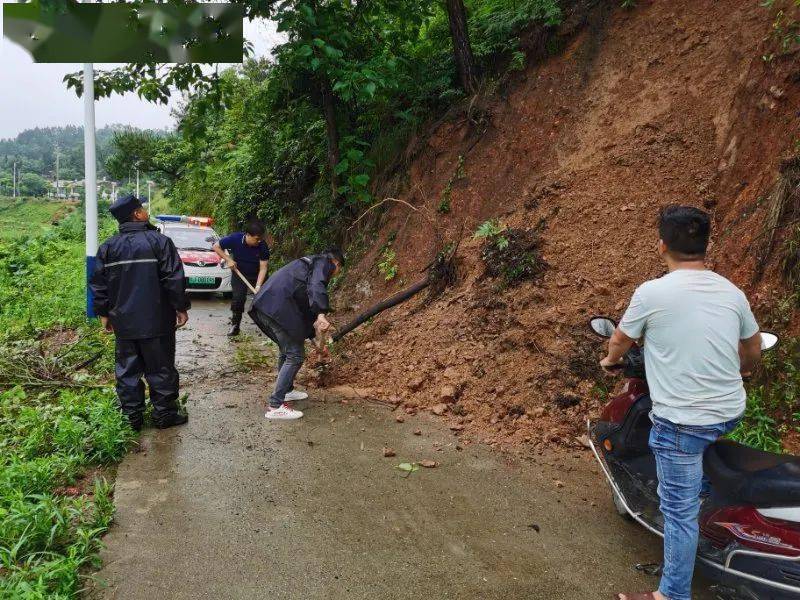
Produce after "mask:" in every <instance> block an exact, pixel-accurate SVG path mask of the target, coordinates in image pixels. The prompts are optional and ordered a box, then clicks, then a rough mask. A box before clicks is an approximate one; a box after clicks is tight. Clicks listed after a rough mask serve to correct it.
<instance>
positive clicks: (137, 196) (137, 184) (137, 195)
mask: <svg viewBox="0 0 800 600" xmlns="http://www.w3.org/2000/svg"><path fill="white" fill-rule="evenodd" d="M136 198H137V199H138V198H139V167H136Z"/></svg>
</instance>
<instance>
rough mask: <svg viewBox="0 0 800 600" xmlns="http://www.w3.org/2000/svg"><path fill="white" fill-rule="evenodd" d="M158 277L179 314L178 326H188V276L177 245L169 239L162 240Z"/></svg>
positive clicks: (189, 303) (189, 305) (189, 306)
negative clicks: (184, 270)
mask: <svg viewBox="0 0 800 600" xmlns="http://www.w3.org/2000/svg"><path fill="white" fill-rule="evenodd" d="M158 275H159V279H160V282H161V288H162V289H163V290H164V291H165V292H167V297H168V298H169V303H170V304H171V305H172V308H174V309H175V311H176V312H177V313H178V326H179V327H181V326H183V325H185V324H186V321H187V320H188V318H189V317H188V315H187V313H186V311H188V310H189V308H191V306H192V304H191V302H189V297H188V296H187V294H186V275H185V274H184V272H183V262H181V257H180V255H179V254H178V250H177V249H176V248H175V244H174V243H173V241H172V240H171V239H169V238H168V237H164V240H162V249H161V256H159V257H158Z"/></svg>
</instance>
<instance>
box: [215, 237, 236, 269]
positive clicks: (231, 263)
mask: <svg viewBox="0 0 800 600" xmlns="http://www.w3.org/2000/svg"><path fill="white" fill-rule="evenodd" d="M211 249H212V250H214V252H216V253H217V256H219V257H220V258H221V259H222V260H224V261H225V262H226V263H228V267H230V269H231V270H234V269H236V261H235V260H233V257H232V256H230V255H229V254H228V253H227V252H225V250H224V249H223V248H222V245H221V244H220V242H215V243H214V245H213V246H211Z"/></svg>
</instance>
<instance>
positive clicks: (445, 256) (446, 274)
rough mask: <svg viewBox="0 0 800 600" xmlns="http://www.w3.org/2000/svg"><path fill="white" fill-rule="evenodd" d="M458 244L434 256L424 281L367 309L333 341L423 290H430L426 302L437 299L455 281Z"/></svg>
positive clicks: (337, 334) (335, 336)
mask: <svg viewBox="0 0 800 600" xmlns="http://www.w3.org/2000/svg"><path fill="white" fill-rule="evenodd" d="M459 244H460V241H459V243H457V244H453V245H452V246H451V248H449V249H448V250H443V251H441V252H439V253H438V254H437V255H436V258H435V259H434V261H433V262H432V263H431V264H430V265H428V267H427V269H426V270H427V271H428V273H427V275H426V276H425V279H422V280H420V281H418V282H417V283H415V284H414V285H412V286H411V287H408V288H406V289H404V290H400V291H399V292H397V293H396V294H395V295H394V296H392V297H391V298H387V299H386V300H384V301H382V302H378V304H375V305H373V306H371V307H370V308H368V309H367V310H366V311H364V312H363V313H361V314H360V315H358V316H357V317H356V318H355V319H353V320H352V321H350V322H349V323H347V324H346V325H344V326H343V327H341V328H340V329H339V330H338V331H337V332H336V334H335V335H334V336H333V338H332V339H333V341H334V342H338V341H339V340H340V339H342V337H343V336H344V335H345V334H347V333H350V332H351V331H353V329H355V328H356V327H358V326H359V325H361V324H362V323H365V322H366V321H369V320H370V319H371V318H372V317H374V316H375V315H377V314H378V313H381V312H383V311H384V310H387V309H389V308H392V307H393V306H397V305H398V304H400V303H402V302H405V301H406V300H408V299H409V298H412V297H413V296H416V295H417V294H419V293H420V292H421V291H422V290H424V289H427V288H430V293H429V294H428V300H432V299H433V298H436V297H438V296H439V295H440V294H441V293H442V292H443V291H444V290H445V288H446V287H447V286H448V285H451V284H453V283H454V282H455V280H456V268H455V265H454V262H453V259H454V258H455V256H456V252H458V246H459Z"/></svg>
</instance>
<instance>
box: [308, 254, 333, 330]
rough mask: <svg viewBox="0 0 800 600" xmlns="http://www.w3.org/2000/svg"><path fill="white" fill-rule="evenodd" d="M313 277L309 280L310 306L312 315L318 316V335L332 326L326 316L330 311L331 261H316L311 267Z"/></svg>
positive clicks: (316, 323) (316, 326)
mask: <svg viewBox="0 0 800 600" xmlns="http://www.w3.org/2000/svg"><path fill="white" fill-rule="evenodd" d="M311 268H312V269H313V271H312V272H311V277H309V279H308V305H309V307H310V308H311V312H312V314H314V315H316V316H317V320H316V322H315V323H314V328H315V329H316V330H317V333H319V332H321V331H326V330H328V329H329V328H330V326H331V324H330V323H329V322H328V319H327V317H326V316H325V314H326V313H327V312H329V311H330V309H331V307H330V300H329V298H328V278H329V275H330V272H331V267H330V266H329V261H328V260H327V259H325V260H315V261H314V264H313V266H312V267H311Z"/></svg>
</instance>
